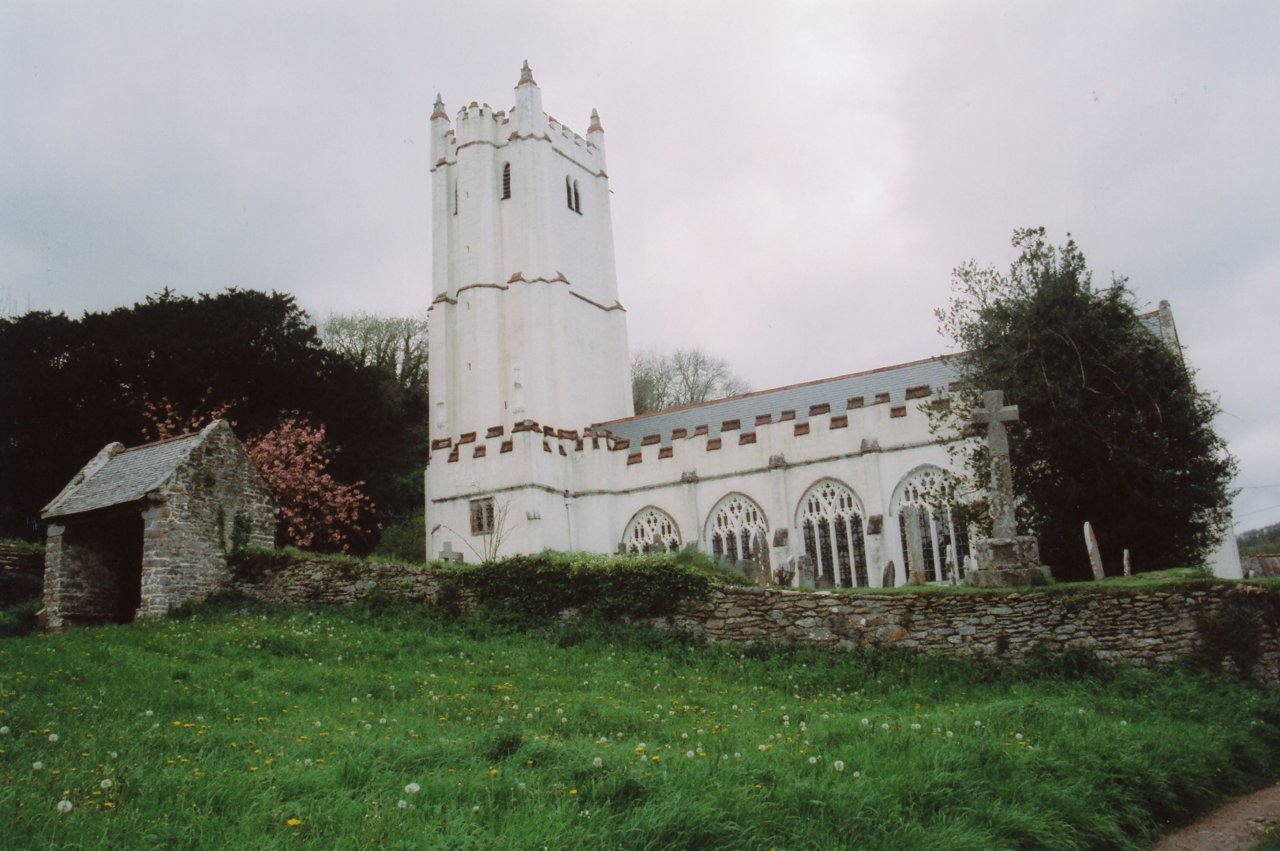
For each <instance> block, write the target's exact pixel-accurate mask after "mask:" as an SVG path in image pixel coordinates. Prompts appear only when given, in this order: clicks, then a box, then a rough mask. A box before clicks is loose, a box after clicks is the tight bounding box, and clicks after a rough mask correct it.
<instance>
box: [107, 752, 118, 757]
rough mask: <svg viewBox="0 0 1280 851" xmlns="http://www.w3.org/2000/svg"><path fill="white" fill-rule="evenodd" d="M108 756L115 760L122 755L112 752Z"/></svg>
mask: <svg viewBox="0 0 1280 851" xmlns="http://www.w3.org/2000/svg"><path fill="white" fill-rule="evenodd" d="M107 756H109V757H111V758H112V759H115V758H116V757H118V756H120V754H118V753H116V752H115V751H112V752H111V753H109V754H107Z"/></svg>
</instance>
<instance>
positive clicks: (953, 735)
mask: <svg viewBox="0 0 1280 851" xmlns="http://www.w3.org/2000/svg"><path fill="white" fill-rule="evenodd" d="M955 736H956V734H955V733H953V732H951V731H950V730H948V731H947V738H948V739H954V738H955Z"/></svg>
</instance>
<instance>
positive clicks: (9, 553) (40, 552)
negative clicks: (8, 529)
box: [0, 541, 44, 604]
mask: <svg viewBox="0 0 1280 851" xmlns="http://www.w3.org/2000/svg"><path fill="white" fill-rule="evenodd" d="M43 576H44V548H43V547H38V548H37V547H30V546H23V545H21V544H10V543H5V542H3V541H0V604H5V603H12V602H16V601H17V600H18V599H19V598H23V599H25V598H26V597H27V596H30V595H28V594H27V590H28V589H30V590H31V591H32V592H34V596H37V597H38V596H39V595H40V583H41V581H42V579H43Z"/></svg>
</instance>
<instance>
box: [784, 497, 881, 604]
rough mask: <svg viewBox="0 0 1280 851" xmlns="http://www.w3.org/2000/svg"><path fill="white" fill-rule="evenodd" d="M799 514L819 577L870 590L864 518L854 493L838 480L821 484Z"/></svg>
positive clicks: (801, 506) (846, 585) (809, 552)
mask: <svg viewBox="0 0 1280 851" xmlns="http://www.w3.org/2000/svg"><path fill="white" fill-rule="evenodd" d="M799 514H800V516H799V518H798V521H799V522H798V525H799V526H800V528H801V530H802V532H803V534H804V551H805V553H806V554H807V555H808V556H809V558H811V559H812V560H813V565H814V570H815V572H816V574H817V575H818V576H820V577H825V578H826V579H827V580H828V581H830V582H831V584H832V585H838V586H840V587H842V588H851V587H854V586H855V585H856V586H857V587H859V588H865V587H867V586H868V585H869V584H870V581H869V579H868V575H867V547H866V535H865V533H864V531H863V528H864V527H863V524H864V518H863V514H862V506H861V504H860V503H859V501H858V498H857V496H855V495H854V493H853V491H852V490H850V489H849V488H848V487H846V486H845V485H843V484H841V483H840V482H837V481H836V480H835V479H826V480H824V481H821V482H818V483H817V484H815V485H814V486H813V487H811V488H809V490H808V492H807V493H805V495H804V498H803V499H801V500H800V510H799Z"/></svg>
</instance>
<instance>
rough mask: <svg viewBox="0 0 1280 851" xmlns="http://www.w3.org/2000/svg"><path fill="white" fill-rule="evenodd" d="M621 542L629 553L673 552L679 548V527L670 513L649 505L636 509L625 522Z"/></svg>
mask: <svg viewBox="0 0 1280 851" xmlns="http://www.w3.org/2000/svg"><path fill="white" fill-rule="evenodd" d="M622 543H623V546H625V547H626V548H627V552H629V553H654V552H664V551H665V552H672V553H674V552H677V551H678V550H679V549H680V527H679V526H677V525H676V521H675V520H674V519H673V518H672V517H671V515H670V514H668V513H667V512H665V511H663V510H662V509H660V508H654V507H653V506H649V507H648V508H642V509H640V510H639V511H637V512H636V514H635V516H634V517H632V518H631V521H630V522H629V523H627V528H626V531H624V532H623V533H622Z"/></svg>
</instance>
